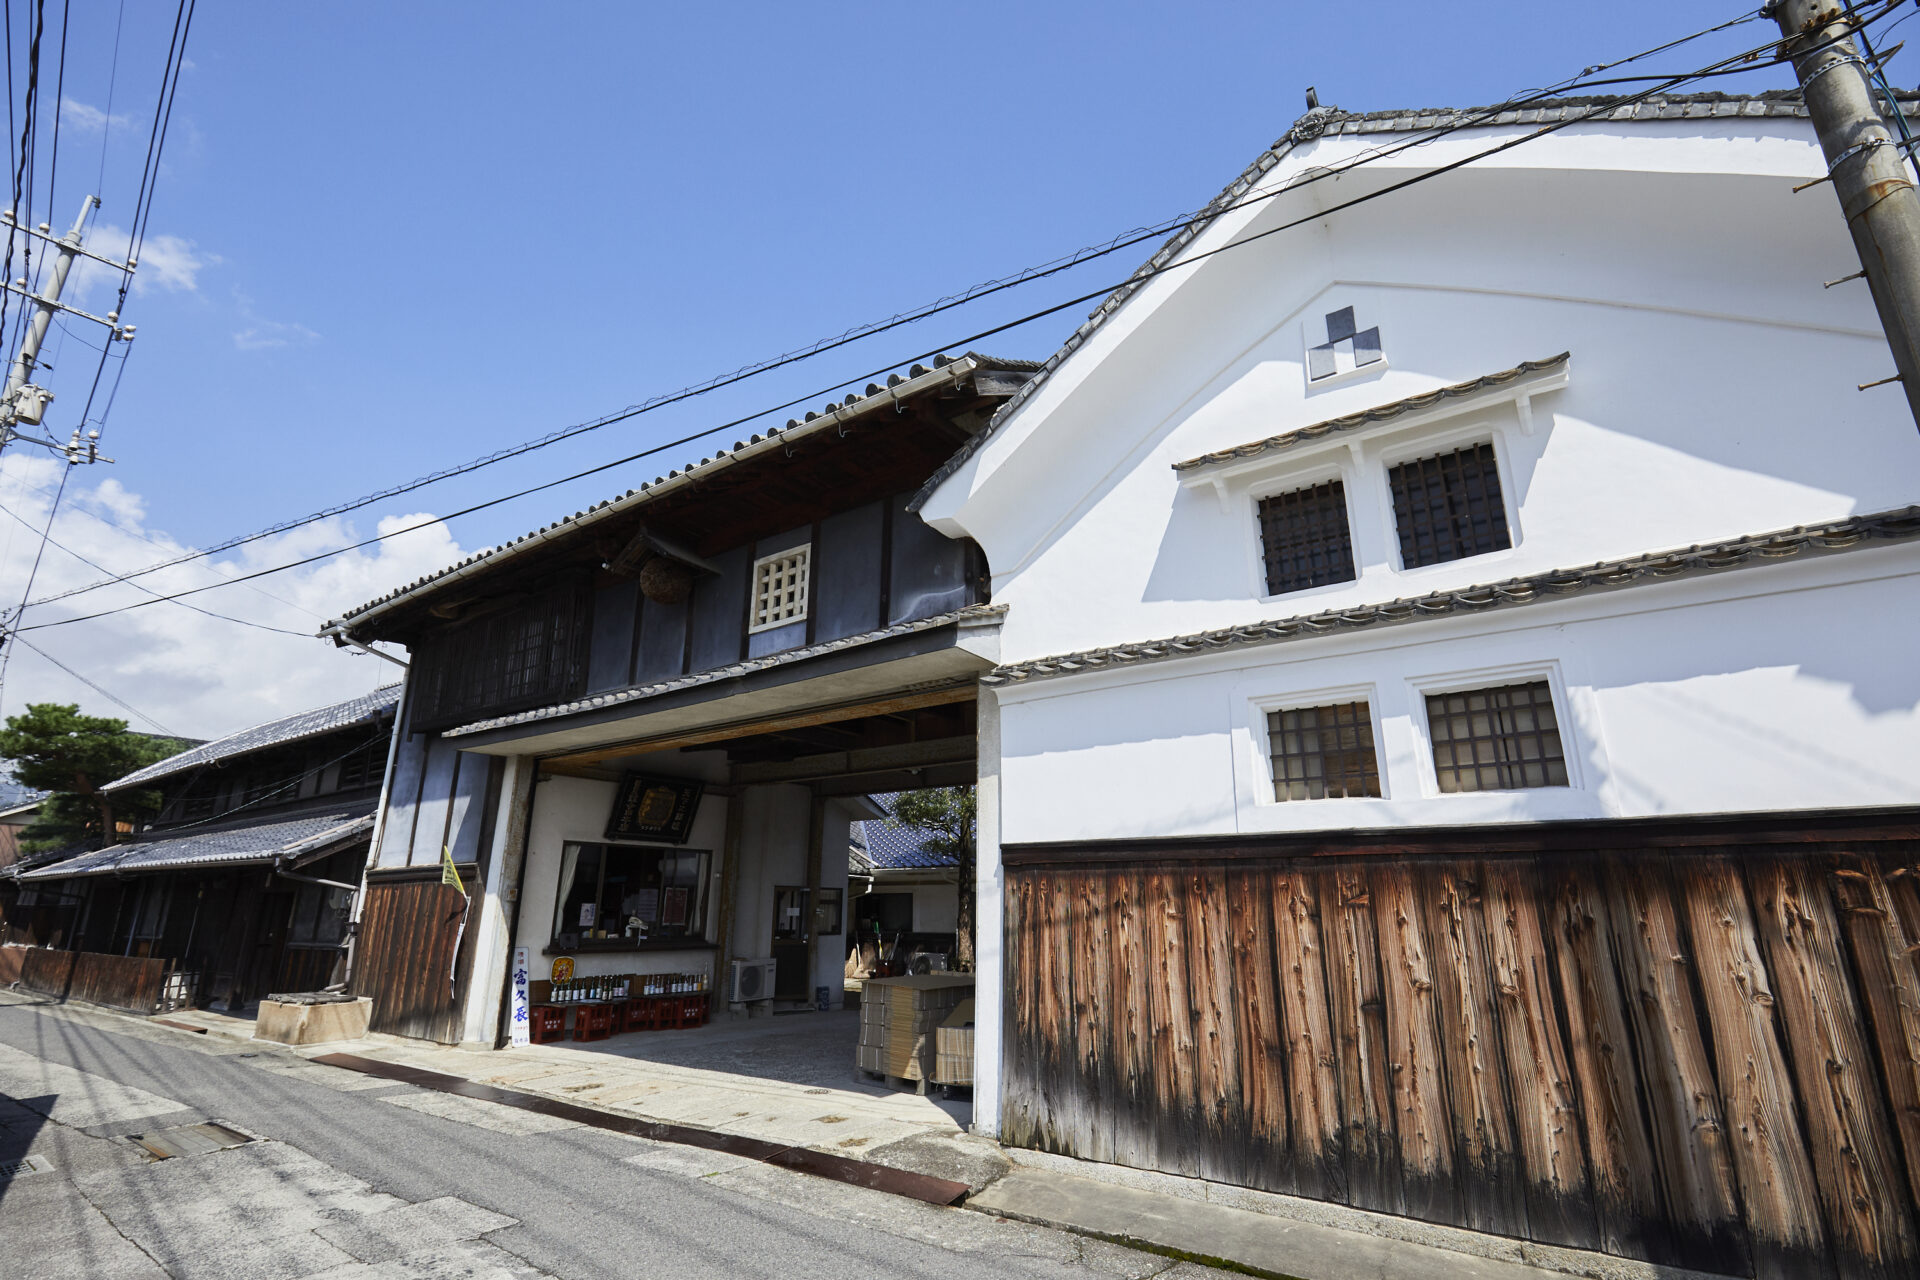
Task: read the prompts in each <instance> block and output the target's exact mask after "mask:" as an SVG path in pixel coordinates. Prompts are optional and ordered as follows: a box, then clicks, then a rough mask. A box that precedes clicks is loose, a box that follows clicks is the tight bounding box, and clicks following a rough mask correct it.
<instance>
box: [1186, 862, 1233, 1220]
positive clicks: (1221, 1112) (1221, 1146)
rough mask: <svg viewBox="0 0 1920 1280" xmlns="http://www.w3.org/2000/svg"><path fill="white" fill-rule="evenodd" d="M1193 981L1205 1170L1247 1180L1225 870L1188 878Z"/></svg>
mask: <svg viewBox="0 0 1920 1280" xmlns="http://www.w3.org/2000/svg"><path fill="white" fill-rule="evenodd" d="M1182 887H1183V888H1184V889H1185V892H1186V902H1185V909H1186V925H1187V928H1186V943H1187V983H1188V993H1189V1000H1188V1004H1189V1007H1190V1008H1191V1009H1192V1011H1193V1042H1194V1054H1193V1061H1194V1081H1193V1092H1192V1093H1191V1094H1190V1095H1189V1097H1190V1098H1191V1100H1192V1102H1193V1104H1194V1105H1195V1108H1196V1115H1195V1121H1196V1123H1197V1127H1198V1130H1199V1136H1200V1145H1199V1150H1198V1151H1197V1152H1196V1153H1195V1154H1196V1156H1197V1158H1198V1167H1199V1170H1200V1176H1201V1177H1203V1178H1208V1179H1211V1180H1213V1181H1216V1182H1241V1181H1244V1180H1245V1174H1244V1172H1243V1171H1242V1169H1241V1165H1243V1164H1244V1161H1243V1160H1242V1159H1241V1153H1242V1152H1243V1151H1244V1150H1245V1142H1244V1134H1245V1132H1246V1121H1245V1119H1244V1110H1243V1106H1242V1102H1241V1098H1240V1053H1239V1035H1238V1032H1237V1029H1236V1027H1235V1023H1234V998H1233V989H1232V988H1233V942H1232V936H1231V935H1232V928H1231V926H1230V925H1229V923H1228V916H1227V877H1226V874H1225V873H1224V872H1222V871H1220V870H1218V869H1211V870H1200V871H1196V872H1193V873H1191V874H1189V875H1187V876H1186V877H1185V884H1184V885H1183V886H1182Z"/></svg>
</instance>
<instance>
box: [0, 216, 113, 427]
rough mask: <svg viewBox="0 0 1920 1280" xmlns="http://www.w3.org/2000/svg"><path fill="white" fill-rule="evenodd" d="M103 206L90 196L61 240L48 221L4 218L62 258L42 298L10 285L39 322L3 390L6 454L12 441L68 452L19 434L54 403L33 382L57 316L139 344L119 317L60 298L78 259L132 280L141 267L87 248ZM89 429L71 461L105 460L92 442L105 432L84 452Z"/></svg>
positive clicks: (23, 285)
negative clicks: (88, 232) (85, 237)
mask: <svg viewBox="0 0 1920 1280" xmlns="http://www.w3.org/2000/svg"><path fill="white" fill-rule="evenodd" d="M99 204H100V197H98V196H88V197H87V198H86V199H85V200H83V201H82V202H81V204H80V216H79V217H77V218H75V219H74V220H73V229H72V230H71V231H68V232H67V234H66V235H64V236H62V237H61V238H59V239H58V240H56V239H54V238H53V236H52V235H51V234H50V232H51V231H52V228H51V227H50V226H48V224H46V223H44V222H43V223H41V224H40V226H39V228H38V229H37V230H35V229H32V228H28V227H12V224H13V211H12V210H11V209H9V210H7V211H6V212H5V213H4V214H0V224H4V225H7V226H9V227H12V229H14V230H17V231H18V232H20V233H22V234H25V235H28V236H31V237H33V238H35V239H39V240H44V241H46V242H47V243H48V244H50V245H52V246H53V248H54V250H55V252H56V253H57V255H58V256H57V257H56V258H55V260H54V263H53V268H52V270H51V271H50V272H49V273H48V276H47V283H46V286H45V287H44V288H42V289H41V291H40V292H39V293H38V294H34V293H30V292H28V288H27V285H28V282H27V280H26V278H25V277H24V276H23V277H21V278H20V279H19V280H13V281H7V282H5V284H4V287H5V289H6V291H7V292H9V293H17V294H19V295H20V296H21V297H22V298H25V299H27V300H29V301H31V302H32V303H33V307H34V313H33V319H32V320H31V321H30V322H29V323H28V325H27V333H26V337H25V338H23V339H22V340H21V343H20V354H19V355H17V356H15V357H14V360H13V368H12V369H11V370H10V371H9V372H8V374H7V384H6V388H5V389H4V390H0V449H5V448H6V447H7V445H8V444H9V443H10V442H12V441H14V440H16V439H27V440H30V441H31V442H32V443H34V444H41V445H46V446H47V447H48V448H52V449H56V450H60V449H62V446H60V445H57V444H55V443H54V442H52V441H50V440H37V439H34V438H33V437H31V436H27V437H22V436H21V435H20V432H19V431H18V430H17V428H18V427H20V426H22V425H26V426H39V425H40V422H41V419H42V418H44V417H45V416H46V411H47V405H48V404H50V403H52V401H53V392H51V391H49V390H47V389H46V388H45V387H42V386H38V385H36V384H35V383H34V382H33V375H34V371H35V370H36V369H38V368H40V367H41V365H40V347H41V345H42V344H43V343H44V342H45V341H46V338H47V329H48V327H49V326H50V325H51V324H52V323H53V315H54V312H56V311H64V312H66V313H67V314H69V315H74V316H78V317H80V318H81V319H83V320H91V321H93V322H94V323H95V324H102V325H105V326H106V327H107V329H108V330H109V333H108V336H107V341H109V342H112V341H113V340H114V339H116V338H117V339H119V340H121V341H123V342H129V341H132V339H133V326H132V325H126V326H124V327H122V325H121V324H120V315H119V313H118V312H115V311H109V312H107V314H106V316H105V317H104V318H103V317H101V316H96V315H91V314H89V313H88V312H85V311H82V310H80V309H79V308H78V307H71V306H68V305H66V304H65V303H63V302H61V301H60V294H61V292H62V291H63V290H64V289H65V288H66V286H67V276H68V274H69V273H70V272H71V271H72V270H73V260H74V259H75V258H78V257H87V258H92V259H93V260H94V261H96V262H103V263H105V264H106V265H107V266H109V267H112V268H113V269H114V270H116V271H120V272H123V273H126V274H129V275H130V274H132V272H133V269H134V267H135V266H136V265H137V264H136V263H135V262H134V260H133V259H132V258H128V259H127V260H126V261H125V262H115V261H113V260H112V259H111V258H103V257H101V256H100V255H99V254H97V253H92V252H89V251H88V250H87V249H86V248H85V247H84V244H83V242H82V239H81V232H82V231H83V230H84V229H85V227H86V223H87V215H88V214H89V213H92V212H93V210H94V209H95V208H96V207H98V206H99ZM85 426H86V424H85V423H82V424H80V426H79V427H76V428H75V429H74V433H73V439H72V440H71V441H69V442H68V443H67V444H66V445H65V446H64V452H65V453H66V455H67V460H68V461H69V462H80V461H87V462H94V461H98V460H99V451H98V449H96V448H95V447H94V445H93V444H92V443H91V442H92V441H93V440H97V439H98V438H99V435H100V433H99V432H98V431H95V432H92V433H91V434H90V436H89V437H88V439H89V443H88V444H86V445H85V446H84V447H83V446H81V444H80V432H81V430H82V429H83V428H84V427H85ZM83 455H84V457H83ZM109 461H111V459H109Z"/></svg>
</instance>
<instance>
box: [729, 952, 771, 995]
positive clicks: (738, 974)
mask: <svg viewBox="0 0 1920 1280" xmlns="http://www.w3.org/2000/svg"><path fill="white" fill-rule="evenodd" d="M728 992H729V993H728V995H727V1003H729V1004H742V1003H744V1002H746V1001H748V1000H771V999H773V961H772V960H771V959H768V960H735V961H734V962H733V985H732V986H731V987H730V988H729V989H728Z"/></svg>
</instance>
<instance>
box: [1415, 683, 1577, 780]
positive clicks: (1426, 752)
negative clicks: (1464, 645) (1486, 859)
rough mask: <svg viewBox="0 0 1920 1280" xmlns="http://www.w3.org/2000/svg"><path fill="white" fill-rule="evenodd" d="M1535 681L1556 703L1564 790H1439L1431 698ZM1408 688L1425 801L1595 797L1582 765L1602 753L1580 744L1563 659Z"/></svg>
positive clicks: (1555, 712)
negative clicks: (1553, 794)
mask: <svg viewBox="0 0 1920 1280" xmlns="http://www.w3.org/2000/svg"><path fill="white" fill-rule="evenodd" d="M1536 680H1544V681H1545V682H1546V684H1547V691H1548V693H1550V694H1551V695H1552V697H1553V718H1554V723H1555V725H1556V726H1557V727H1558V729H1559V733H1560V756H1561V758H1562V759H1563V760H1564V761H1565V762H1566V769H1567V785H1566V786H1565V787H1514V788H1510V789H1508V790H1506V791H1459V792H1452V791H1442V790H1440V776H1439V774H1438V772H1437V771H1436V770H1435V768H1434V764H1433V726H1432V724H1431V723H1430V722H1429V721H1428V718H1427V697H1428V696H1429V695H1430V694H1436V693H1470V692H1473V691H1475V690H1478V689H1492V688H1497V687H1499V686H1500V685H1508V684H1525V683H1531V682H1533V681H1536ZM1407 688H1408V690H1409V692H1410V693H1411V694H1412V696H1411V697H1410V698H1409V699H1408V700H1407V705H1408V710H1409V711H1410V713H1411V714H1409V716H1408V717H1407V719H1408V723H1410V724H1411V725H1412V726H1413V736H1414V742H1415V745H1416V746H1417V748H1418V750H1417V751H1416V752H1415V756H1416V758H1417V759H1418V761H1419V776H1420V798H1421V799H1423V800H1445V801H1449V802H1451V801H1453V800H1454V799H1456V798H1457V797H1459V796H1484V795H1508V794H1514V793H1516V792H1525V791H1589V792H1590V791H1591V790H1592V788H1591V787H1589V786H1588V785H1587V779H1586V770H1585V768H1584V767H1583V766H1582V762H1581V751H1582V749H1583V748H1587V749H1591V750H1593V751H1595V752H1598V751H1599V749H1600V744H1598V743H1590V742H1583V741H1582V740H1581V737H1580V733H1579V729H1578V726H1576V725H1575V724H1574V718H1573V715H1572V714H1571V710H1572V708H1571V704H1570V703H1569V702H1568V700H1567V682H1566V677H1565V675H1564V674H1563V673H1562V671H1561V669H1560V660H1559V659H1557V658H1546V659H1542V660H1540V661H1538V662H1510V663H1502V664H1499V665H1497V666H1489V667H1470V668H1464V669H1460V670H1455V671H1446V672H1437V673H1434V674H1431V675H1420V676H1411V677H1409V678H1408V679H1407Z"/></svg>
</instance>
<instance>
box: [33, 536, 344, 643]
mask: <svg viewBox="0 0 1920 1280" xmlns="http://www.w3.org/2000/svg"><path fill="white" fill-rule="evenodd" d="M0 514H4V515H7V516H9V517H11V518H12V519H14V520H16V521H18V522H19V523H20V524H22V525H25V526H26V528H27V529H28V530H30V531H32V532H34V533H41V530H39V529H37V528H35V527H34V525H33V522H32V521H30V520H28V519H27V518H26V517H25V516H23V515H21V514H20V513H19V512H18V511H15V510H13V509H12V508H11V507H8V506H6V505H4V504H0ZM42 536H43V537H45V538H46V540H47V542H48V543H50V544H51V545H52V546H53V548H54V550H56V551H63V552H65V553H66V554H67V555H69V556H72V557H73V558H74V559H75V560H78V561H79V562H80V563H81V564H84V565H86V566H87V567H88V568H90V569H95V570H98V571H99V572H101V573H112V572H113V570H111V569H109V568H106V567H105V566H104V565H99V564H96V563H94V562H93V561H92V560H89V559H88V558H87V557H86V556H84V555H81V554H80V553H79V552H78V551H75V550H74V549H73V548H72V547H69V546H67V545H66V544H65V543H62V542H60V541H59V540H58V539H56V538H54V537H53V536H52V535H51V534H42ZM127 585H128V586H130V587H133V588H134V589H135V590H138V591H144V592H146V593H147V594H148V595H150V596H156V597H157V596H158V595H159V594H160V593H159V592H158V591H155V590H153V589H152V588H151V587H146V586H143V585H141V584H140V583H138V582H129V583H128V584H127ZM173 603H174V604H177V605H179V606H180V607H181V608H182V609H191V610H193V611H194V612H195V613H199V614H205V615H206V616H207V617H209V618H218V619H220V621H222V622H233V623H238V624H239V625H240V626H243V627H253V628H255V629H257V630H260V631H271V632H273V633H274V634H275V635H282V636H298V637H299V638H300V639H302V640H310V639H312V638H313V633H312V632H310V631H289V630H288V629H287V628H285V627H273V626H268V625H267V624H266V623H264V622H249V621H248V620H247V619H245V618H235V617H230V616H229V615H227V614H224V613H215V612H213V610H211V609H202V608H201V607H200V606H199V605H195V604H188V603H187V602H186V601H184V600H175V601H173Z"/></svg>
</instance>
